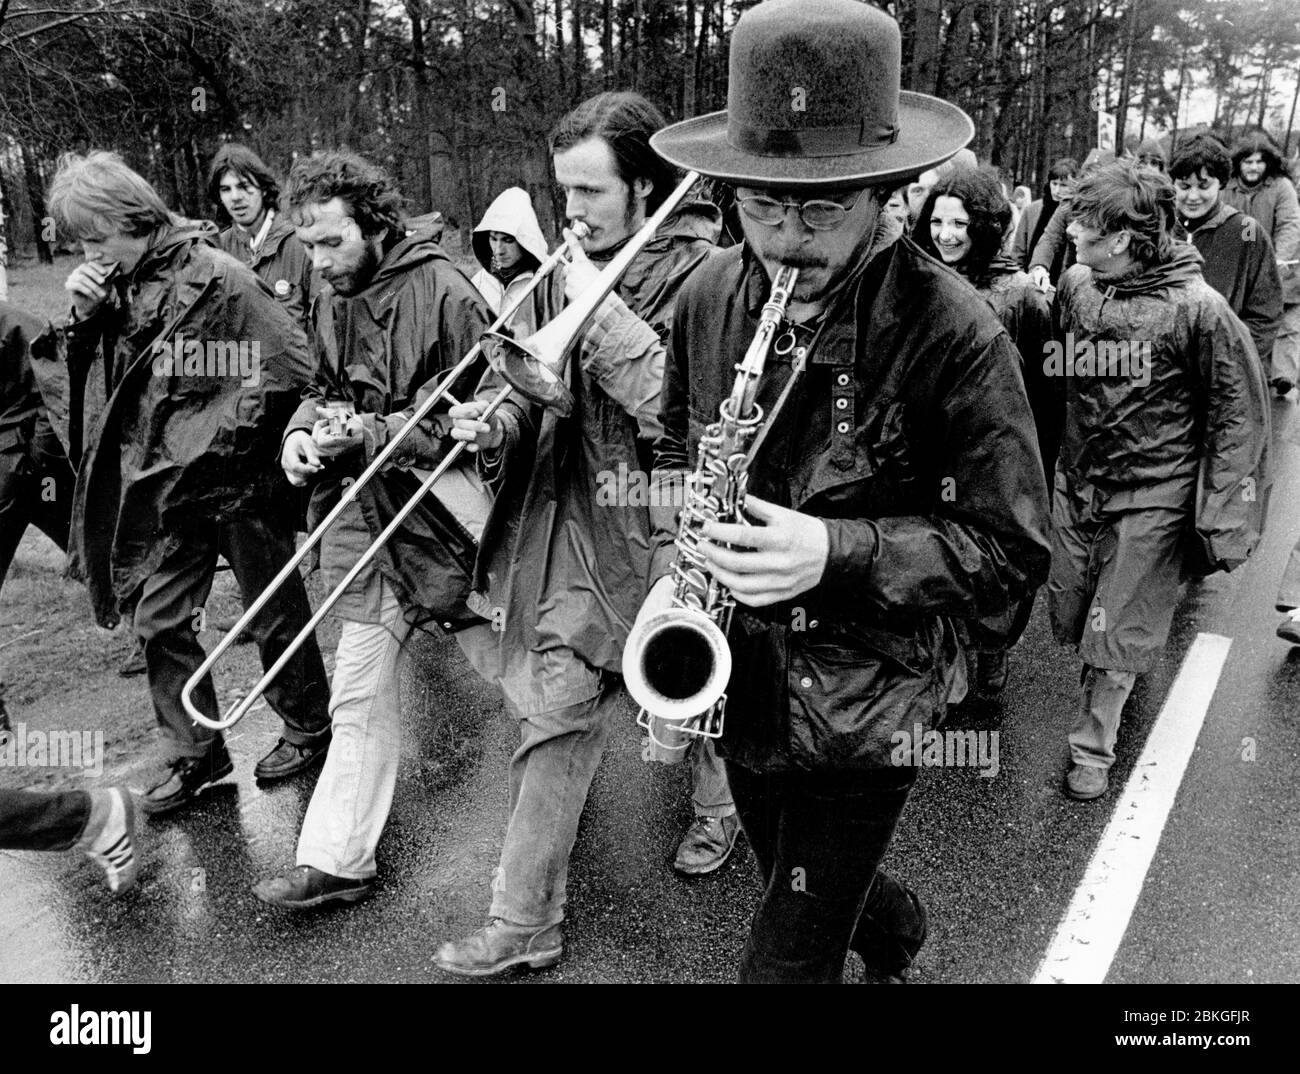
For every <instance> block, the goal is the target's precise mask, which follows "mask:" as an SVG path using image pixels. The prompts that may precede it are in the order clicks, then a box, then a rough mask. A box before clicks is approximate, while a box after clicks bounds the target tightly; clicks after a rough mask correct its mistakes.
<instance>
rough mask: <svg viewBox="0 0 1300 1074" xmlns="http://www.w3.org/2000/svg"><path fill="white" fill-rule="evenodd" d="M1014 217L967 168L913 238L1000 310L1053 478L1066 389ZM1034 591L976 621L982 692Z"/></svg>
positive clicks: (1002, 671)
mask: <svg viewBox="0 0 1300 1074" xmlns="http://www.w3.org/2000/svg"><path fill="white" fill-rule="evenodd" d="M1010 224H1011V205H1010V203H1009V202H1008V201H1007V199H1006V196H1005V195H1004V194H1003V192H1002V187H1001V185H1000V184H999V183H998V180H997V178H996V177H995V176H994V175H993V174H992V173H991V172H988V171H984V170H979V171H963V172H957V173H956V174H954V175H952V176H950V177H949V178H948V179H946V180H945V181H944V182H941V183H940V184H938V185H937V186H936V187H935V188H934V189H933V190H932V191H931V192H930V196H929V197H928V198H927V199H926V201H925V205H924V206H922V208H921V213H920V216H919V217H918V219H917V222H916V228H915V230H914V231H913V233H912V237H913V239H914V241H915V242H916V244H917V245H918V246H919V247H920V248H921V249H922V250H924V251H925V252H926V253H928V254H930V255H931V256H932V257H936V258H938V259H939V260H940V261H942V262H943V263H944V264H946V265H947V266H948V267H949V268H950V269H954V270H955V271H956V272H958V273H959V274H960V275H962V276H964V277H965V278H966V280H967V281H968V282H969V283H970V284H971V286H973V287H974V288H975V290H976V291H978V292H979V293H980V296H981V297H982V298H983V299H984V300H985V301H986V302H988V304H989V305H990V306H991V307H992V308H993V312H994V313H996V314H997V315H998V319H999V320H1000V321H1001V322H1002V324H1003V326H1004V327H1005V328H1006V330H1007V332H1008V333H1009V334H1010V336H1011V339H1012V342H1014V343H1015V345H1016V349H1017V350H1018V351H1019V352H1020V357H1021V369H1022V371H1023V373H1024V378H1025V391H1026V394H1027V395H1028V396H1029V405H1030V409H1031V410H1032V411H1033V415H1034V424H1035V426H1036V431H1037V435H1038V449H1039V452H1040V454H1041V456H1042V462H1043V468H1044V470H1045V471H1046V473H1047V476H1048V477H1049V479H1050V477H1051V473H1052V470H1053V469H1054V468H1055V465H1056V450H1057V446H1058V444H1059V443H1060V438H1061V423H1062V420H1063V414H1062V410H1063V398H1064V397H1063V394H1062V391H1061V385H1060V383H1059V381H1053V380H1052V379H1050V378H1048V377H1047V376H1046V375H1045V374H1044V372H1043V355H1044V344H1046V343H1047V342H1048V340H1049V339H1050V338H1051V333H1052V316H1051V309H1050V307H1049V306H1048V303H1047V296H1046V295H1044V294H1043V293H1042V292H1041V291H1039V290H1038V288H1037V287H1035V286H1034V282H1033V280H1031V279H1030V277H1029V275H1028V274H1027V273H1025V272H1023V271H1021V269H1020V268H1019V267H1018V266H1017V265H1016V263H1015V261H1014V259H1013V258H1011V257H1009V256H1007V255H1006V254H1004V253H1002V252H1001V248H1002V241H1003V238H1004V236H1005V235H1006V232H1007V228H1008V227H1010ZM1033 604H1034V601H1033V595H1032V594H1030V595H1029V596H1028V597H1026V598H1025V599H1024V600H1022V601H1020V602H1019V604H1018V605H1017V606H1016V607H1015V608H1014V609H1013V613H1009V614H1008V615H1006V616H1003V617H1001V621H996V620H990V621H981V622H980V623H978V624H975V623H972V624H971V632H972V635H973V638H972V640H973V641H974V648H975V652H976V653H977V656H976V662H977V671H976V674H975V676H974V680H975V688H976V692H977V693H979V694H983V695H995V694H997V693H999V692H1000V691H1001V690H1002V689H1003V687H1004V686H1005V685H1006V679H1007V649H1008V648H1010V647H1011V646H1012V645H1014V644H1015V642H1016V641H1017V640H1018V639H1019V637H1020V635H1021V634H1022V633H1023V632H1024V629H1025V626H1026V625H1027V624H1028V622H1029V614H1030V612H1031V611H1032V609H1033Z"/></svg>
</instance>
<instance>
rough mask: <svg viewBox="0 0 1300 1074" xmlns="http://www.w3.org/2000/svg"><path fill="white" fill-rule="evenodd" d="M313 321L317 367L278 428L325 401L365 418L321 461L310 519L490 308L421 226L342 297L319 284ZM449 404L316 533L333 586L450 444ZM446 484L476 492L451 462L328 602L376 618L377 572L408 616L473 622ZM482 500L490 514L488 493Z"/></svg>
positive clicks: (468, 343) (464, 386)
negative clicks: (351, 441)
mask: <svg viewBox="0 0 1300 1074" xmlns="http://www.w3.org/2000/svg"><path fill="white" fill-rule="evenodd" d="M312 321H313V326H314V331H315V340H316V347H317V352H318V355H319V359H320V360H319V365H318V367H317V369H316V374H315V377H314V379H313V381H312V383H311V384H310V385H309V386H308V388H307V389H306V391H305V392H304V393H303V397H302V402H301V405H300V406H299V407H298V409H297V411H296V413H294V414H293V417H292V420H291V421H290V422H289V424H288V427H287V429H285V433H286V435H287V434H288V433H289V432H293V431H294V430H297V429H302V430H306V431H310V430H311V428H312V426H313V425H314V424H315V423H316V420H317V413H316V408H317V406H319V405H320V404H321V403H323V402H325V401H326V400H339V401H346V402H347V403H348V404H349V405H350V406H351V407H352V409H353V411H354V412H355V413H357V414H359V415H362V423H363V426H364V436H363V440H362V444H363V446H362V450H361V451H358V452H352V453H350V454H348V455H343V456H339V457H337V458H336V459H334V460H332V461H330V462H327V463H326V469H325V470H323V471H322V472H321V474H320V475H319V476H318V478H317V480H316V482H315V484H314V486H313V489H312V496H311V505H310V510H309V519H310V522H311V525H312V526H313V527H314V526H316V525H318V524H319V523H320V520H321V519H322V518H323V517H324V516H325V514H327V513H328V512H329V511H330V509H331V508H333V506H334V504H335V503H336V502H337V501H338V497H339V495H340V493H341V492H342V490H343V486H344V482H349V481H351V480H352V479H354V478H355V477H357V475H359V474H360V473H361V471H362V469H364V468H365V466H367V465H369V463H370V462H372V461H373V460H374V457H375V455H376V454H378V453H379V451H381V450H382V449H383V448H384V447H385V446H386V445H387V443H388V440H389V437H390V435H391V434H392V431H393V430H394V429H396V428H400V427H401V425H404V424H405V418H406V415H409V414H410V413H411V411H412V409H413V405H414V402H415V398H416V395H417V393H418V392H419V391H420V389H421V388H422V387H424V386H425V385H426V384H428V385H429V386H430V387H431V386H432V384H433V383H434V382H436V381H438V380H440V379H441V378H442V375H443V374H444V373H445V372H446V371H448V370H450V369H451V368H452V367H453V366H454V365H456V363H458V362H459V361H460V360H461V358H462V357H463V356H464V355H465V354H466V353H467V352H468V351H469V350H470V348H471V347H473V346H474V344H476V343H477V342H478V339H479V336H480V335H482V333H483V332H484V330H485V329H486V328H487V326H488V311H487V307H486V306H485V305H484V304H483V300H482V298H481V297H480V296H479V295H478V293H477V292H476V291H475V290H474V288H473V287H471V286H470V283H469V280H468V279H467V278H466V277H465V276H464V274H463V273H462V272H461V271H460V270H459V269H458V268H456V266H455V265H454V264H453V263H452V261H451V259H450V258H448V256H447V255H446V253H445V252H443V250H442V248H441V247H440V246H439V245H438V244H437V243H435V242H434V241H433V239H432V237H431V235H430V234H429V233H428V232H421V231H417V232H415V233H414V234H412V235H409V236H407V237H406V238H404V239H402V240H401V241H399V242H398V243H397V244H396V245H394V246H393V247H391V248H390V249H389V250H388V252H387V253H386V254H385V255H384V257H383V260H382V261H381V262H380V264H379V266H378V268H377V269H376V271H375V275H374V277H373V278H372V279H371V281H370V283H369V284H368V285H367V286H366V287H365V289H364V290H362V291H361V292H360V293H359V294H356V295H352V296H349V297H344V296H342V295H337V294H335V293H334V291H333V290H332V289H330V288H329V287H328V286H326V287H323V288H322V290H321V292H320V294H319V295H318V296H317V298H316V301H315V302H314V304H313V306H312ZM483 369H484V363H483V361H482V359H480V360H479V361H478V362H476V363H472V364H471V365H470V367H469V369H467V370H466V371H465V372H464V373H463V374H462V375H461V376H460V377H459V378H458V379H457V380H456V381H455V382H454V383H453V385H452V389H451V391H452V394H453V395H454V396H456V398H458V399H466V398H469V397H470V393H472V392H473V390H474V385H475V384H476V383H477V382H478V379H479V377H480V376H481V375H482V373H483ZM448 405H449V404H447V403H445V402H444V403H441V404H438V406H437V407H436V408H435V410H434V412H433V414H432V415H431V416H430V417H428V418H426V419H425V420H424V421H423V422H422V423H421V428H420V429H418V430H414V431H412V433H411V434H410V435H409V436H407V437H406V438H405V439H404V446H403V448H402V449H401V450H399V452H398V453H397V454H396V455H395V456H394V457H393V459H392V460H391V461H390V463H389V465H388V466H387V467H386V468H385V469H384V470H382V471H381V472H380V473H379V474H378V475H376V477H375V478H374V479H373V480H372V481H369V482H367V483H366V485H365V486H363V487H362V489H361V491H360V492H359V493H358V495H357V498H356V500H354V501H353V502H352V503H351V504H350V505H349V506H348V508H347V509H346V510H345V511H344V513H343V516H342V517H341V518H340V519H339V520H338V522H337V523H336V524H335V525H334V526H333V527H332V528H331V530H330V532H329V534H327V535H326V536H325V538H324V539H323V540H322V542H321V545H320V567H321V568H322V570H323V572H324V574H325V578H326V582H327V584H328V585H329V586H330V587H331V588H332V587H333V586H334V585H336V584H337V583H338V582H339V581H341V580H342V577H343V575H344V574H345V573H346V572H347V571H348V570H349V569H350V568H351V567H352V566H353V564H354V563H356V561H357V560H358V559H359V558H360V556H361V553H362V552H363V551H365V549H366V548H367V547H368V546H369V545H370V544H371V542H372V540H373V538H374V536H375V535H377V534H378V533H380V532H381V531H382V530H383V528H384V527H385V526H386V525H387V524H388V523H389V522H390V521H392V519H393V517H394V516H395V515H396V513H397V511H398V510H400V509H401V507H402V506H403V505H405V504H406V503H407V502H408V501H409V500H410V499H411V497H412V495H413V494H414V493H415V492H416V490H417V489H418V488H419V485H420V482H421V480H422V476H423V475H422V473H421V471H422V470H428V469H432V468H433V467H434V466H435V465H436V464H437V463H438V462H439V461H440V460H441V459H442V457H443V456H444V455H445V454H446V453H447V451H448V450H449V449H450V447H451V445H452V444H453V443H454V441H453V440H452V439H451V436H450V429H451V421H450V419H449V418H448V417H447V416H446V411H447V407H448ZM393 415H401V416H400V417H390V416H393ZM466 461H468V460H466ZM470 471H471V474H472V472H473V466H472V462H471V463H470ZM453 484H454V485H455V486H456V487H457V488H459V489H460V490H461V491H462V492H464V493H465V495H466V496H468V497H471V498H472V497H474V496H475V495H476V490H475V489H474V488H473V487H471V486H472V484H473V482H467V481H466V479H465V477H464V474H463V473H461V472H459V471H457V470H456V469H455V468H453V472H452V473H450V474H449V475H448V476H447V477H446V478H445V479H444V480H442V481H440V482H439V483H438V485H437V486H435V489H434V490H433V493H432V494H431V495H429V496H427V497H425V499H424V500H423V501H421V504H420V506H419V507H418V508H416V509H415V510H414V511H413V512H412V513H411V514H410V515H408V516H407V518H406V520H405V521H404V522H403V524H402V526H401V528H400V529H399V530H398V531H397V533H396V534H394V536H393V537H392V539H391V540H389V541H388V543H387V544H386V545H385V546H384V548H383V549H382V550H381V552H380V553H379V555H378V556H377V557H376V559H375V560H373V561H372V562H371V564H370V566H369V567H368V568H367V569H366V570H365V571H363V572H362V574H361V575H359V576H358V578H357V579H356V581H355V582H354V583H353V585H351V586H350V587H349V588H348V590H347V592H346V593H345V594H344V596H343V597H342V598H341V599H340V601H339V602H338V604H336V605H335V607H336V609H337V610H338V614H339V615H340V616H342V617H343V618H346V619H351V620H354V621H357V622H377V621H378V618H379V614H380V609H379V602H378V600H379V597H378V587H377V585H376V584H375V583H376V580H377V577H378V574H382V575H383V577H384V578H385V579H386V580H387V581H388V582H389V584H391V585H392V586H393V587H394V588H395V589H396V591H397V594H398V598H399V599H400V600H401V602H402V605H403V608H404V609H405V612H406V614H407V616H408V618H410V619H411V620H412V621H418V622H423V621H425V620H428V619H437V620H438V622H439V623H440V624H441V625H442V626H443V627H444V628H445V629H454V628H456V627H458V626H463V625H466V624H468V623H471V622H475V621H476V618H475V617H474V616H473V615H471V614H470V613H469V612H468V611H467V610H466V608H465V606H464V605H465V598H466V596H467V595H468V593H469V578H470V569H471V567H472V565H473V562H474V555H475V548H476V544H475V537H476V536H477V534H476V532H475V530H476V528H477V527H476V526H475V525H473V523H472V521H471V520H470V519H469V518H467V517H466V516H465V515H463V514H461V513H460V512H459V511H458V510H457V509H456V508H455V507H454V506H451V505H449V502H448V501H447V499H445V498H444V497H446V496H447V494H448V490H449V489H450V488H451V487H452V486H453ZM483 499H484V502H483V508H482V510H483V512H484V513H486V509H487V508H486V493H485V492H483ZM376 572H378V574H377V573H376Z"/></svg>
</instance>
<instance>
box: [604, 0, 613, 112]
mask: <svg viewBox="0 0 1300 1074" xmlns="http://www.w3.org/2000/svg"><path fill="white" fill-rule="evenodd" d="M600 19H601V21H600V62H601V64H602V66H603V67H604V87H605V89H607V90H608V89H613V88H614V76H615V71H614V12H613V11H612V10H611V0H603V5H602V7H601V12H600Z"/></svg>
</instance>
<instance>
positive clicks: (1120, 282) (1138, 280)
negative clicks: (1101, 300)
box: [1092, 242, 1205, 297]
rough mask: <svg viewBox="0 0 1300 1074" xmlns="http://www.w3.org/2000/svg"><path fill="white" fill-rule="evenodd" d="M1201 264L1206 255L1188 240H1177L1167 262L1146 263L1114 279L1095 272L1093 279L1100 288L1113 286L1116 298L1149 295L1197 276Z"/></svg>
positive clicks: (1199, 274) (1198, 275) (1199, 273)
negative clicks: (1128, 273)
mask: <svg viewBox="0 0 1300 1074" xmlns="http://www.w3.org/2000/svg"><path fill="white" fill-rule="evenodd" d="M1204 263H1205V258H1203V257H1202V256H1201V254H1200V251H1199V250H1197V249H1196V247H1195V246H1193V245H1192V244H1191V243H1190V242H1176V243H1174V252H1173V256H1171V257H1170V258H1169V260H1168V261H1163V262H1161V263H1159V264H1156V265H1147V266H1145V267H1144V268H1140V269H1138V270H1136V271H1135V272H1133V273H1132V274H1131V275H1128V276H1123V277H1118V278H1116V279H1109V278H1106V277H1100V276H1097V275H1096V274H1095V273H1094V274H1093V277H1092V282H1093V283H1094V284H1095V285H1096V286H1097V288H1098V289H1099V290H1101V291H1105V290H1107V289H1108V288H1110V289H1113V293H1114V294H1115V295H1116V296H1118V297H1129V296H1132V295H1149V294H1152V293H1154V292H1156V291H1162V290H1164V289H1165V288H1167V287H1172V286H1174V285H1175V284H1182V283H1187V282H1188V281H1190V280H1194V279H1198V278H1200V276H1201V266H1202V265H1203V264H1204Z"/></svg>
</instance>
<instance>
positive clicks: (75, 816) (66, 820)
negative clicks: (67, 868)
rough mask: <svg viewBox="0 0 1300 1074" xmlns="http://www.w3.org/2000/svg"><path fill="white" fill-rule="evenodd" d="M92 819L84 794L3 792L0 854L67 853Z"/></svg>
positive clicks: (3, 790)
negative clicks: (6, 852)
mask: <svg viewBox="0 0 1300 1074" xmlns="http://www.w3.org/2000/svg"><path fill="white" fill-rule="evenodd" d="M89 819H90V795H89V794H87V793H86V792H85V791H58V792H54V793H50V792H48V791H11V790H5V789H4V788H0V850H68V849H70V848H71V847H72V845H73V844H74V843H75V842H76V841H77V840H78V839H79V838H81V833H82V832H83V831H85V830H86V821H88V820H89Z"/></svg>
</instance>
